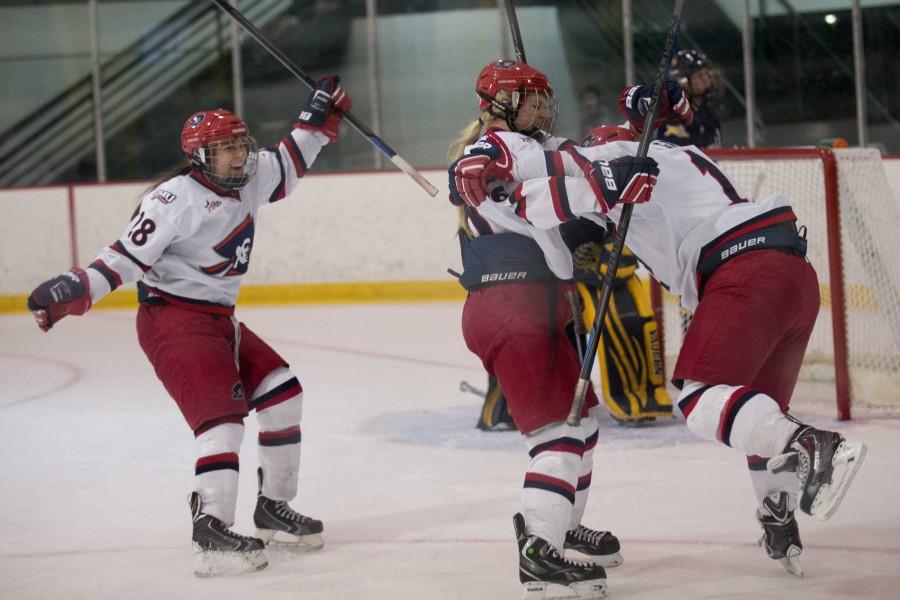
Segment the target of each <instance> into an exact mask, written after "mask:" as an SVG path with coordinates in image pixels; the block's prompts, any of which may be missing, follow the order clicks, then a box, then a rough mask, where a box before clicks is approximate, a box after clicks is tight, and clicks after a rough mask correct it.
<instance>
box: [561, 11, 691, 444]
mask: <svg viewBox="0 0 900 600" xmlns="http://www.w3.org/2000/svg"><path fill="white" fill-rule="evenodd" d="M682 8H684V0H675V10H674V11H673V13H672V22H671V24H670V25H669V32H668V35H667V37H666V47H665V50H663V53H662V57H661V58H660V59H659V69H658V70H657V73H656V83H655V84H654V85H653V96H652V97H651V101H650V107H649V109H648V110H647V116H646V117H645V118H644V130H643V131H642V132H641V138H640V141H639V142H638V150H637V158H645V157H646V156H647V151H648V150H649V149H650V141H651V138H652V137H653V134H654V133H655V131H656V128H655V127H654V124H655V123H656V114H657V113H658V112H659V101H660V98H661V97H662V92H663V79H664V78H665V75H666V71H668V68H669V64H670V63H671V61H672V53H673V52H674V50H675V39H676V38H677V37H678V27H679V25H680V24H681V10H682ZM633 210H634V205H633V204H626V205H625V206H624V207H623V208H622V216H621V217H619V223H618V224H617V225H616V237H615V241H614V243H613V249H612V252H610V253H609V259H608V260H607V262H606V276H605V277H604V278H603V286H602V288H601V290H600V294H601V295H600V303H599V305H598V307H597V312H596V314H595V315H594V324H593V325H592V326H591V335H590V337H589V338H588V343H587V350H585V354H584V360H583V361H582V363H581V373H580V374H579V376H578V384H577V385H576V386H575V397H574V398H572V406H571V408H570V409H569V416H568V417H566V423H567V424H568V425H571V426H573V427H576V426H577V425H578V424H579V423H581V411H582V410H583V409H584V397H585V394H587V387H588V385H590V382H591V379H590V378H591V369H592V368H593V367H594V355H595V354H597V346H598V345H599V344H600V336H601V335H602V333H603V322H604V321H605V320H606V313H607V311H608V310H609V299H610V297H611V296H612V284H613V281H614V280H615V278H616V271H617V270H618V268H619V258H621V256H622V248H624V247H625V235H626V234H627V233H628V224H629V223H631V213H632V211H633Z"/></svg>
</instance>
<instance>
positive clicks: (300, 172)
mask: <svg viewBox="0 0 900 600" xmlns="http://www.w3.org/2000/svg"><path fill="white" fill-rule="evenodd" d="M284 139H285V142H286V145H289V148H288V153H289V154H290V155H291V158H292V159H294V166H295V167H296V171H297V177H303V176H304V175H306V170H307V169H308V167H307V166H306V161H305V160H303V153H302V152H300V146H298V145H297V140H295V139H294V135H293V134H288V136H287V137H286V138H284Z"/></svg>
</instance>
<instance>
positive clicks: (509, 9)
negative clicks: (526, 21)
mask: <svg viewBox="0 0 900 600" xmlns="http://www.w3.org/2000/svg"><path fill="white" fill-rule="evenodd" d="M503 4H504V6H505V8H506V19H507V20H508V21H509V32H510V33H511V34H512V39H513V47H514V48H515V50H516V58H517V59H518V60H519V62H523V63H527V62H528V61H527V60H525V45H524V44H523V43H522V33H521V32H520V31H519V19H518V18H517V17H516V5H515V4H513V0H503Z"/></svg>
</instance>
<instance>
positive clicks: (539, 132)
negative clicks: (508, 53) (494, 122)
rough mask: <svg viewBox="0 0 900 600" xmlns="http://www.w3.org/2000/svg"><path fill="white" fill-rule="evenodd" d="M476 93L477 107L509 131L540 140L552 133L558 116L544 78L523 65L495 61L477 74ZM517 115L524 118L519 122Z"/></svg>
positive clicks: (555, 103)
mask: <svg viewBox="0 0 900 600" xmlns="http://www.w3.org/2000/svg"><path fill="white" fill-rule="evenodd" d="M475 92H476V93H477V94H478V97H479V100H480V108H481V110H483V111H486V112H488V113H490V114H491V115H494V116H496V117H499V118H501V119H503V120H504V122H505V123H506V125H507V126H508V127H509V128H510V130H512V131H517V132H519V133H522V134H525V135H528V136H531V137H538V138H543V137H545V136H548V135H550V134H551V133H552V131H553V126H554V125H555V124H556V118H557V116H558V114H559V110H558V104H557V102H556V99H555V98H554V97H553V88H552V87H551V86H550V80H549V79H547V76H546V75H544V74H543V73H541V72H540V71H538V70H537V69H535V68H534V67H531V66H529V65H527V64H525V63H522V62H518V61H514V60H502V59H501V60H496V61H494V62H492V63H489V64H488V65H486V66H485V67H484V68H483V69H482V70H481V72H480V73H479V74H478V78H477V80H476V82H475ZM520 113H524V114H525V117H526V121H527V122H525V123H523V122H521V121H519V119H518V117H519V114H520Z"/></svg>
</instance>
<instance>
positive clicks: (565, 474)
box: [522, 419, 589, 552]
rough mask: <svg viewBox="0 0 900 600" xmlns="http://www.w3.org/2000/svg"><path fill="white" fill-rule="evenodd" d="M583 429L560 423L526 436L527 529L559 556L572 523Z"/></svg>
mask: <svg viewBox="0 0 900 600" xmlns="http://www.w3.org/2000/svg"><path fill="white" fill-rule="evenodd" d="M586 421H589V420H587V419H586ZM585 427H586V425H584V424H583V425H580V426H579V427H570V426H568V425H566V424H565V422H559V423H554V424H552V425H549V426H547V427H544V428H543V429H541V430H539V431H537V432H534V433H531V434H529V435H526V436H525V441H526V443H527V444H528V453H529V454H530V455H531V462H530V463H529V464H528V470H527V471H526V472H525V482H524V485H523V489H522V514H523V516H524V517H525V525H526V529H527V532H528V534H529V535H536V536H538V537H540V538H543V539H544V540H546V541H547V542H549V543H550V544H551V545H553V546H554V547H555V548H556V549H557V550H559V551H560V552H562V550H563V545H564V543H565V540H566V531H568V529H569V526H570V524H571V522H572V512H573V509H574V504H575V488H576V486H577V484H578V474H579V471H580V470H581V460H582V456H583V454H584V439H585V435H584V433H583V431H582V430H583V428H585Z"/></svg>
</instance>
